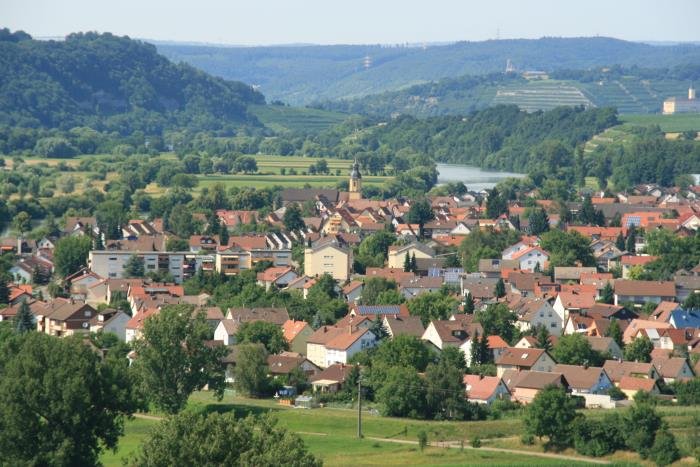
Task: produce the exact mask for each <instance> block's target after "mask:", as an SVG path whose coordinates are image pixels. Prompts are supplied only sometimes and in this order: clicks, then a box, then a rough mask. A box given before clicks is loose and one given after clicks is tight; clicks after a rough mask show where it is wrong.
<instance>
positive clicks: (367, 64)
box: [362, 55, 372, 70]
mask: <svg viewBox="0 0 700 467" xmlns="http://www.w3.org/2000/svg"><path fill="white" fill-rule="evenodd" d="M362 66H363V67H365V70H366V69H367V68H369V67H371V66H372V57H370V56H369V55H365V58H364V59H363V60H362Z"/></svg>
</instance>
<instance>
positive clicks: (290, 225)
mask: <svg viewBox="0 0 700 467" xmlns="http://www.w3.org/2000/svg"><path fill="white" fill-rule="evenodd" d="M283 221H284V228H285V229H287V230H290V231H291V230H303V229H304V227H305V225H306V224H304V219H302V217H301V209H299V206H297V205H296V204H290V205H289V206H287V208H286V209H285V211H284V218H283Z"/></svg>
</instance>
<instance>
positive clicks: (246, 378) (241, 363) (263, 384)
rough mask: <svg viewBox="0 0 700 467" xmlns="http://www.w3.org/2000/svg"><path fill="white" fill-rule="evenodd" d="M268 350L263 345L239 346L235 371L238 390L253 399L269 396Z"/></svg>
mask: <svg viewBox="0 0 700 467" xmlns="http://www.w3.org/2000/svg"><path fill="white" fill-rule="evenodd" d="M267 355H268V354H267V350H265V346H264V345H262V344H241V345H239V346H238V355H237V357H236V366H235V368H234V370H233V372H234V379H235V381H236V382H235V386H236V389H237V390H239V391H241V392H242V393H244V394H246V395H248V396H252V397H263V396H267V395H269V392H270V389H271V387H270V379H269V377H268V376H267V375H268V372H269V368H268V366H267Z"/></svg>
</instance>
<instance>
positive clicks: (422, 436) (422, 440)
mask: <svg viewBox="0 0 700 467" xmlns="http://www.w3.org/2000/svg"><path fill="white" fill-rule="evenodd" d="M427 445H428V433H426V432H425V430H421V431H419V432H418V448H419V449H420V452H423V450H424V449H425V447H426V446H427Z"/></svg>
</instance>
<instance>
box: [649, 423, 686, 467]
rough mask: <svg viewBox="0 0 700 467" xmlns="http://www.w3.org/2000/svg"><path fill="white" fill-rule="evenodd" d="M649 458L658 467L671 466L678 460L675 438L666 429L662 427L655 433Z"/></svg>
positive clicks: (678, 453) (678, 454)
mask: <svg viewBox="0 0 700 467" xmlns="http://www.w3.org/2000/svg"><path fill="white" fill-rule="evenodd" d="M649 457H650V458H651V460H653V461H654V462H656V465H659V466H664V465H669V464H673V463H674V462H676V461H677V460H678V459H680V457H681V455H680V452H679V451H678V446H676V438H675V437H674V436H673V435H672V434H671V432H670V431H668V428H667V427H665V426H664V427H662V428H661V429H660V430H659V431H657V432H656V438H655V439H654V445H653V446H652V447H651V451H650V452H649Z"/></svg>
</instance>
